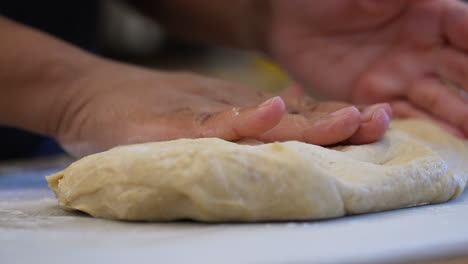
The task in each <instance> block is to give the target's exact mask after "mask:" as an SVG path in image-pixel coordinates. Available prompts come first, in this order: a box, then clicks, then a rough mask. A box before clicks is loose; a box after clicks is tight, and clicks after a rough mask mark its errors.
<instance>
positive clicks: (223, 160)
mask: <svg viewBox="0 0 468 264" xmlns="http://www.w3.org/2000/svg"><path fill="white" fill-rule="evenodd" d="M467 177H468V145H467V143H466V142H464V141H462V140H459V139H456V138H454V137H452V136H450V135H448V134H446V133H445V132H443V131H442V130H440V129H439V128H437V127H435V126H434V125H432V124H429V123H426V122H422V121H393V123H392V128H391V129H390V130H389V132H387V134H386V136H385V137H384V139H383V140H381V141H379V142H377V143H373V144H369V145H363V146H343V147H336V148H333V149H328V148H323V147H320V146H315V145H311V144H306V143H301V142H293V141H291V142H284V143H272V144H258V145H245V144H237V143H231V142H227V141H223V140H220V139H213V138H209V139H180V140H175V141H168V142H157V143H147V144H139V145H130V146H122V147H117V148H114V149H111V150H109V151H106V152H103V153H99V154H94V155H91V156H88V157H85V158H83V159H81V160H79V161H77V162H75V163H73V164H72V165H70V166H69V167H68V168H67V169H65V170H63V171H61V172H58V173H56V174H53V175H51V176H48V177H47V181H48V182H49V186H50V187H51V188H52V189H53V190H54V191H55V194H56V196H57V198H58V200H59V203H60V206H62V207H63V208H66V209H75V210H80V211H83V212H86V213H88V214H90V215H93V216H96V217H103V218H111V219H122V220H144V221H167V220H176V219H195V220H200V221H209V222H213V221H214V222H216V221H269V220H306V219H320V218H329V217H338V216H343V215H347V214H357V213H366V212H374V211H381V210H389V209H396V208H402V207H407V206H414V205H421V204H427V203H441V202H445V201H448V200H450V199H454V198H456V197H457V196H458V195H460V193H462V192H463V189H464V187H465V183H466V181H467Z"/></svg>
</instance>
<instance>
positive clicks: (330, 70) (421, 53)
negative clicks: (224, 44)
mask: <svg viewBox="0 0 468 264" xmlns="http://www.w3.org/2000/svg"><path fill="white" fill-rule="evenodd" d="M270 10H271V13H270V15H269V16H268V17H269V18H268V19H267V20H268V22H267V23H266V25H267V26H266V28H267V29H269V30H267V31H266V39H267V41H265V43H267V44H266V45H267V46H266V47H265V49H266V50H267V51H268V53H269V54H270V55H272V56H273V57H274V58H276V59H277V60H278V61H279V62H281V63H282V64H283V65H284V66H285V67H286V68H287V69H288V70H289V71H290V73H291V74H292V75H293V76H294V77H295V78H296V79H297V80H298V81H300V82H301V83H302V85H303V86H304V87H310V88H312V89H314V91H316V92H318V93H320V94H321V95H323V96H326V97H328V98H332V99H336V100H345V101H349V102H352V103H358V104H359V103H378V102H386V101H387V102H391V103H392V106H393V109H394V112H395V115H397V116H401V117H417V118H426V119H431V120H436V121H437V122H439V123H440V124H441V125H442V126H444V127H446V128H448V129H449V130H450V131H451V132H453V133H454V134H458V135H460V136H463V135H464V136H465V137H468V101H466V99H463V98H462V97H461V96H460V94H458V93H457V92H455V91H454V90H452V89H450V88H449V87H448V85H447V83H453V84H456V85H457V86H458V87H461V88H462V89H464V90H465V91H468V6H467V5H466V4H464V3H463V2H461V1H457V0H327V1H311V0H294V1H283V0H271V1H270Z"/></svg>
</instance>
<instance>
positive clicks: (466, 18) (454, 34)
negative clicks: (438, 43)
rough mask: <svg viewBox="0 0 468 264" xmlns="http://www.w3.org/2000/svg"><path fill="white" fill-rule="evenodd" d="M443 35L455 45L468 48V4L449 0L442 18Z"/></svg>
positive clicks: (464, 48) (463, 48)
mask: <svg viewBox="0 0 468 264" xmlns="http://www.w3.org/2000/svg"><path fill="white" fill-rule="evenodd" d="M442 27H443V30H444V35H445V36H446V38H447V39H448V41H449V42H450V43H451V44H452V45H454V46H455V47H457V48H459V49H462V50H468V5H467V4H466V3H463V2H461V1H450V5H449V6H448V8H447V9H446V11H445V13H444V17H443V20H442Z"/></svg>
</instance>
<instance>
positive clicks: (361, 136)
mask: <svg viewBox="0 0 468 264" xmlns="http://www.w3.org/2000/svg"><path fill="white" fill-rule="evenodd" d="M391 117H392V108H391V107H390V105H389V104H386V103H385V104H376V105H372V106H370V107H367V108H365V109H364V110H363V111H362V114H361V123H360V126H359V129H358V130H357V131H356V133H355V134H354V135H353V136H351V137H350V138H349V139H348V140H346V143H349V144H368V143H372V142H374V141H377V140H379V139H380V138H382V137H383V136H384V134H385V132H386V131H387V129H388V126H389V124H390V118H391Z"/></svg>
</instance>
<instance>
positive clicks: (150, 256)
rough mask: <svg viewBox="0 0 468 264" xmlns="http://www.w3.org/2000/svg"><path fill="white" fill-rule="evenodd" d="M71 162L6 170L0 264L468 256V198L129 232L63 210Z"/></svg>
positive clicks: (0, 187) (145, 226)
mask: <svg viewBox="0 0 468 264" xmlns="http://www.w3.org/2000/svg"><path fill="white" fill-rule="evenodd" d="M68 162H69V160H67V159H51V160H45V161H41V162H23V163H19V164H10V163H4V164H0V258H1V263H4V264H6V263H59V262H60V263H64V262H67V263H87V262H89V263H129V262H132V263H139V262H141V263H150V262H151V263H155V262H157V263H179V262H183V263H343V262H346V263H376V262H386V263H389V262H402V261H415V260H416V261H417V260H427V259H438V258H446V257H456V256H463V255H468V224H467V223H468V192H465V193H464V194H462V195H461V196H460V197H459V198H458V199H457V200H455V201H451V202H449V203H445V204H438V205H429V206H421V207H416V208H407V209H401V210H394V211H388V212H381V213H373V214H366V215H356V216H351V217H345V218H339V219H330V220H323V221H313V222H285V223H259V224H229V223H227V224H201V223H194V222H177V223H129V222H118V221H110V220H103V219H95V218H92V217H89V216H87V215H85V214H81V213H77V212H65V211H63V210H61V209H60V208H58V206H57V202H56V200H55V198H54V196H53V193H52V191H50V190H49V189H48V187H47V183H46V181H45V180H44V176H45V175H48V174H51V173H53V172H56V171H59V170H61V169H63V168H64V167H65V166H66V164H67V163H68Z"/></svg>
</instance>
